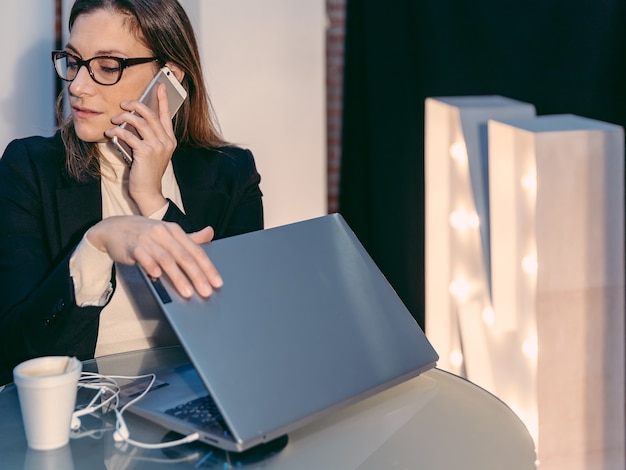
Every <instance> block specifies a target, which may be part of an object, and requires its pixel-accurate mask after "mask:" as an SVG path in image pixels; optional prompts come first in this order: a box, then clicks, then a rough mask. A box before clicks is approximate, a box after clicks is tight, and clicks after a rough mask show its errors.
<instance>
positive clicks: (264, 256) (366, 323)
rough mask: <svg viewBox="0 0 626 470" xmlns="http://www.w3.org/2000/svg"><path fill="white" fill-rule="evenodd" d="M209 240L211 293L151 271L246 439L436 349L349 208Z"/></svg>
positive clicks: (291, 423)
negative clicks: (217, 284) (184, 292)
mask: <svg viewBox="0 0 626 470" xmlns="http://www.w3.org/2000/svg"><path fill="white" fill-rule="evenodd" d="M203 248H204V249H205V250H206V252H207V253H208V255H209V257H210V258H211V260H212V261H213V263H214V264H215V266H216V267H217V269H218V270H219V272H220V274H221V276H222V278H223V279H224V285H223V287H222V288H220V289H219V290H216V291H215V292H214V293H213V295H212V296H211V297H210V298H208V299H202V298H200V297H199V296H194V297H192V298H191V299H188V300H186V299H184V298H182V297H181V296H179V295H178V294H177V292H176V290H175V288H174V287H173V285H172V284H171V282H170V281H169V279H167V277H165V276H164V277H162V278H161V279H159V280H156V281H154V280H153V281H150V280H149V279H148V278H147V277H146V280H147V281H148V283H149V285H150V286H151V288H152V291H153V293H154V294H155V297H156V298H157V301H158V303H159V305H160V306H161V308H162V309H163V312H164V314H165V316H166V317H167V318H168V319H169V321H170V323H171V325H172V327H173V329H174V331H175V332H176V334H177V335H178V337H179V339H180V341H181V343H182V345H183V347H184V349H185V351H186V352H187V354H188V356H189V358H190V360H191V362H192V363H193V365H194V367H195V368H196V370H197V373H198V375H199V376H200V377H201V379H202V381H203V382H204V385H205V386H206V388H207V389H208V390H209V392H210V393H211V395H212V396H213V399H214V400H215V402H216V404H217V406H218V407H219V409H220V411H221V413H222V415H223V417H224V419H225V421H226V422H227V423H228V425H229V427H230V429H231V432H232V434H233V436H234V438H235V439H236V440H237V442H238V443H239V447H240V448H245V447H246V443H248V442H255V443H258V442H264V441H270V440H272V439H274V438H276V437H279V436H281V435H283V434H286V433H288V432H290V431H291V430H293V429H296V428H298V427H300V426H302V425H304V424H305V423H308V422H310V421H311V420H313V419H315V418H317V417H319V416H321V415H324V414H327V413H329V412H331V411H333V410H337V409H339V408H341V407H343V406H345V405H347V404H350V403H353V402H356V401H358V400H361V399H363V398H365V397H367V396H370V395H373V394H374V393H377V392H380V391H382V390H384V389H386V388H389V387H391V386H393V385H395V384H398V383H400V382H403V381H405V380H407V379H409V378H411V377H414V376H416V375H418V374H420V373H421V372H423V371H425V370H428V369H430V368H432V367H434V365H435V363H436V361H437V359H438V356H437V354H436V352H435V351H434V349H433V348H432V346H431V345H430V343H429V342H428V340H427V339H426V337H425V335H424V333H423V332H422V330H421V328H420V327H419V325H418V324H417V322H416V321H415V319H414V318H413V316H412V315H411V314H410V313H409V311H408V310H407V309H406V307H405V306H404V304H403V303H402V301H401V300H400V299H399V297H398V296H397V294H396V293H395V291H394V290H393V288H392V287H391V285H390V284H389V283H388V281H387V280H386V279H385V277H384V276H383V274H382V273H381V272H380V270H379V269H378V268H377V266H376V265H375V263H374V262H373V260H372V259H371V258H370V256H369V255H368V254H367V252H366V251H365V249H364V248H363V246H362V245H361V244H360V243H359V241H358V239H357V238H356V236H355V235H354V233H353V232H352V231H351V230H350V228H349V227H348V225H347V224H346V222H345V221H344V219H343V218H342V217H341V216H340V215H339V214H333V215H328V216H324V217H319V218H315V219H311V220H306V221H302V222H297V223H294V224H289V225H284V226H281V227H276V228H272V229H267V230H261V231H257V232H251V233H247V234H243V235H238V236H234V237H230V238H226V239H221V240H216V241H213V242H211V243H208V244H205V245H203ZM143 275H144V277H145V273H143Z"/></svg>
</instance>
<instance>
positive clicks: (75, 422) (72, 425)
mask: <svg viewBox="0 0 626 470" xmlns="http://www.w3.org/2000/svg"><path fill="white" fill-rule="evenodd" d="M70 429H71V430H73V431H78V430H79V429H80V418H79V417H78V416H77V415H76V413H74V414H72V421H71V423H70Z"/></svg>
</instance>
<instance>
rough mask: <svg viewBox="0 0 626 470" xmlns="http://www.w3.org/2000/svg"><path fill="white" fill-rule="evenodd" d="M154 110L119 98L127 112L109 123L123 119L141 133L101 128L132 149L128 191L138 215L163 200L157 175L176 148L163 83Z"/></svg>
mask: <svg viewBox="0 0 626 470" xmlns="http://www.w3.org/2000/svg"><path fill="white" fill-rule="evenodd" d="M157 98H158V102H159V109H158V112H157V111H154V110H152V109H150V108H149V107H148V106H146V105H145V104H143V103H141V102H139V101H123V102H122V103H120V106H121V107H122V108H123V109H125V110H126V111H127V112H124V113H121V114H118V115H117V116H114V117H113V118H112V119H111V122H112V123H113V124H116V125H119V124H121V123H123V122H127V123H128V124H130V125H131V126H133V127H134V128H135V129H137V132H138V133H139V135H140V136H141V139H140V138H138V137H137V136H136V135H134V134H133V133H132V132H130V131H128V130H125V129H120V128H119V127H115V128H113V129H109V130H107V131H106V132H105V134H106V136H107V137H109V138H112V137H114V136H117V137H118V138H119V139H122V140H123V141H124V142H126V143H127V144H128V145H129V146H130V147H131V148H132V149H133V164H132V166H131V169H130V175H129V181H128V191H129V193H130V196H131V197H132V198H133V200H134V201H135V203H136V204H137V206H138V207H139V210H140V211H141V214H142V215H145V216H149V215H150V214H153V213H154V212H156V211H157V210H159V209H160V208H162V207H163V206H164V205H165V204H166V199H165V197H164V196H163V193H162V188H161V179H162V178H163V174H164V173H165V169H166V168H167V165H168V163H169V162H170V160H171V158H172V154H173V153H174V150H175V149H176V144H177V142H176V136H175V134H174V128H173V126H172V119H171V118H170V114H169V106H168V101H167V92H166V91H165V85H163V84H160V85H159V86H158V87H157Z"/></svg>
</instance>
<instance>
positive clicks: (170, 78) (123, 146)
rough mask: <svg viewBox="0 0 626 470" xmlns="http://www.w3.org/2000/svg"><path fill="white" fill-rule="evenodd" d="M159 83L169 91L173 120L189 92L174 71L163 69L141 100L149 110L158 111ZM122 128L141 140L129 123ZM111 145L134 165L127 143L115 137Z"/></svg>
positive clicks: (131, 151)
mask: <svg viewBox="0 0 626 470" xmlns="http://www.w3.org/2000/svg"><path fill="white" fill-rule="evenodd" d="M159 83H164V84H165V89H166V90H167V102H168V104H169V108H170V118H173V117H174V115H175V114H176V112H177V111H178V109H179V108H180V106H181V105H182V104H183V102H184V101H185V99H186V98H187V91H186V90H185V88H184V87H183V86H182V85H181V83H180V82H179V81H178V80H177V79H176V77H175V76H174V73H172V71H171V70H170V69H169V68H168V67H163V68H162V69H161V70H159V73H157V74H156V76H155V77H154V78H153V79H152V81H151V82H150V83H149V84H148V86H147V88H146V90H145V91H144V92H143V94H142V95H141V97H140V98H139V101H141V102H142V103H144V104H145V105H146V106H148V107H149V108H151V109H153V110H155V111H158V109H159V100H158V98H157V93H156V91H157V85H159ZM120 128H121V129H126V130H128V131H130V132H132V133H133V134H135V135H136V136H137V137H139V138H140V139H141V136H140V135H139V133H138V132H137V130H136V129H135V128H134V127H133V126H131V125H130V124H128V123H127V122H124V123H122V124H120ZM111 143H112V144H113V147H114V148H115V149H116V150H117V152H118V153H119V154H120V156H121V157H122V158H123V159H124V161H125V162H126V163H128V164H129V165H131V164H132V163H133V149H131V148H130V146H129V145H128V144H127V143H126V142H124V141H123V140H122V139H118V138H117V137H113V138H112V139H111Z"/></svg>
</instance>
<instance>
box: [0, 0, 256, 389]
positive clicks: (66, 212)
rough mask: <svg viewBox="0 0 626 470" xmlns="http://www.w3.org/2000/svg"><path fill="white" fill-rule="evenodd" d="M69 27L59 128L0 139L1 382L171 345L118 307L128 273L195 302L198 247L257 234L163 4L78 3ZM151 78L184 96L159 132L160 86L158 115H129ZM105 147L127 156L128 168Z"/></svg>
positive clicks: (209, 285) (149, 319) (236, 157)
mask: <svg viewBox="0 0 626 470" xmlns="http://www.w3.org/2000/svg"><path fill="white" fill-rule="evenodd" d="M69 28H70V37H69V41H68V43H67V45H66V47H65V49H64V50H63V51H56V52H54V53H53V61H54V63H55V68H56V71H57V73H58V74H59V76H60V78H61V79H64V80H66V82H67V96H68V99H69V107H70V109H71V112H70V113H69V116H68V117H66V118H64V117H63V116H61V120H60V123H61V124H60V130H59V132H58V133H57V134H56V135H54V136H53V137H50V138H43V137H30V138H26V139H20V140H15V141H13V142H11V143H10V144H9V145H8V147H7V149H6V150H5V153H4V155H3V157H2V158H1V159H0V207H1V208H2V210H0V299H1V300H0V383H6V382H8V381H10V380H11V372H12V368H13V367H14V366H15V365H16V364H18V363H19V362H21V361H23V360H25V359H28V358H31V357H36V356H42V355H74V356H77V357H78V358H79V359H87V358H91V357H94V356H98V355H102V354H109V353H114V352H121V351H126V350H132V349H138V348H143V347H153V346H159V345H165V344H171V343H173V342H176V339H175V337H174V336H173V335H172V334H171V331H169V330H168V328H167V325H164V323H166V322H165V320H163V319H162V318H158V317H157V316H155V315H157V314H155V313H154V312H152V311H149V310H150V309H149V308H144V307H145V305H144V304H143V303H142V304H141V305H140V307H141V308H137V306H136V305H135V304H134V303H133V299H134V298H135V297H136V295H135V294H136V292H137V290H138V289H140V288H141V287H142V286H143V283H142V282H141V280H140V279H139V278H138V276H136V273H134V274H133V270H132V269H136V268H129V265H140V266H142V267H143V268H144V269H145V270H146V271H147V273H148V274H150V275H151V276H155V277H158V276H160V275H161V274H163V273H166V274H167V275H168V276H169V277H171V278H172V280H173V282H174V284H175V285H176V287H177V289H178V290H179V292H180V293H181V294H182V295H184V296H187V297H188V296H190V295H192V293H193V292H194V290H195V291H196V292H198V293H199V294H200V295H202V296H209V295H210V294H211V292H212V290H213V289H214V288H219V287H220V286H221V285H222V280H221V278H220V276H219V273H218V272H217V270H216V269H215V267H214V266H213V265H212V263H211V261H210V260H209V259H208V257H207V256H206V254H205V253H204V251H203V250H202V249H201V248H200V247H199V246H198V245H199V244H201V243H207V242H209V241H211V240H212V239H213V238H221V237H227V236H231V235H235V234H240V233H244V232H249V231H253V230H258V229H261V228H263V209H262V203H261V191H260V189H259V181H260V176H259V174H258V173H257V170H256V168H255V164H254V159H253V157H252V154H251V153H250V152H249V151H247V150H243V149H239V148H236V147H233V146H229V145H227V144H226V143H225V142H224V141H223V140H222V138H221V137H220V135H219V132H218V131H217V128H216V125H215V123H214V120H213V119H212V116H211V113H210V110H211V107H210V103H209V101H208V97H207V93H206V89H205V86H204V82H203V76H202V71H201V67H200V58H199V54H198V48H197V45H196V41H195V38H194V34H193V30H192V27H191V24H190V22H189V19H188V18H187V16H186V14H185V12H184V10H183V9H182V8H181V6H180V5H179V4H178V3H177V1H176V0H77V1H76V3H75V4H74V6H73V8H72V11H71V14H70V20H69ZM120 59H121V60H120ZM127 59H130V60H127ZM132 59H139V60H132ZM164 65H167V66H168V67H169V68H170V69H171V70H172V72H173V73H174V75H175V76H176V78H177V79H178V80H179V81H180V82H181V83H182V85H183V86H184V87H185V89H186V91H187V93H188V99H187V100H186V102H185V103H184V104H183V106H182V107H181V109H180V110H179V112H178V114H177V115H176V117H175V118H174V122H172V120H171V119H170V117H169V112H168V105H167V95H166V92H165V89H164V87H163V86H161V87H160V88H159V89H158V93H157V96H158V102H159V105H158V108H159V109H158V111H153V110H151V109H149V108H148V107H146V106H145V105H143V104H142V103H140V102H139V101H137V98H138V97H139V96H140V95H141V93H142V91H143V90H144V89H145V87H146V86H147V85H148V83H149V82H150V81H151V79H152V78H153V77H154V76H155V75H156V74H157V72H158V70H159V68H160V67H162V66H164ZM61 98H62V97H61V96H60V97H59V102H58V108H59V110H61V109H62V107H63V105H62V99H61ZM61 114H62V112H61V111H59V115H61ZM123 122H127V123H128V124H130V125H132V126H133V127H135V128H136V129H137V131H138V133H139V135H140V136H141V137H137V136H135V135H133V134H132V133H131V132H129V131H128V130H124V129H121V128H119V125H120V124H122V123H123ZM113 137H117V138H118V139H120V140H123V141H125V142H126V143H127V144H128V145H129V146H130V147H131V148H132V151H133V158H134V160H133V163H132V166H130V167H129V166H128V165H126V164H125V163H124V162H123V160H122V159H121V158H120V157H119V156H118V155H117V154H116V153H115V152H114V151H113V150H112V147H111V146H110V139H111V138H113ZM143 287H144V288H145V286H143Z"/></svg>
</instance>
